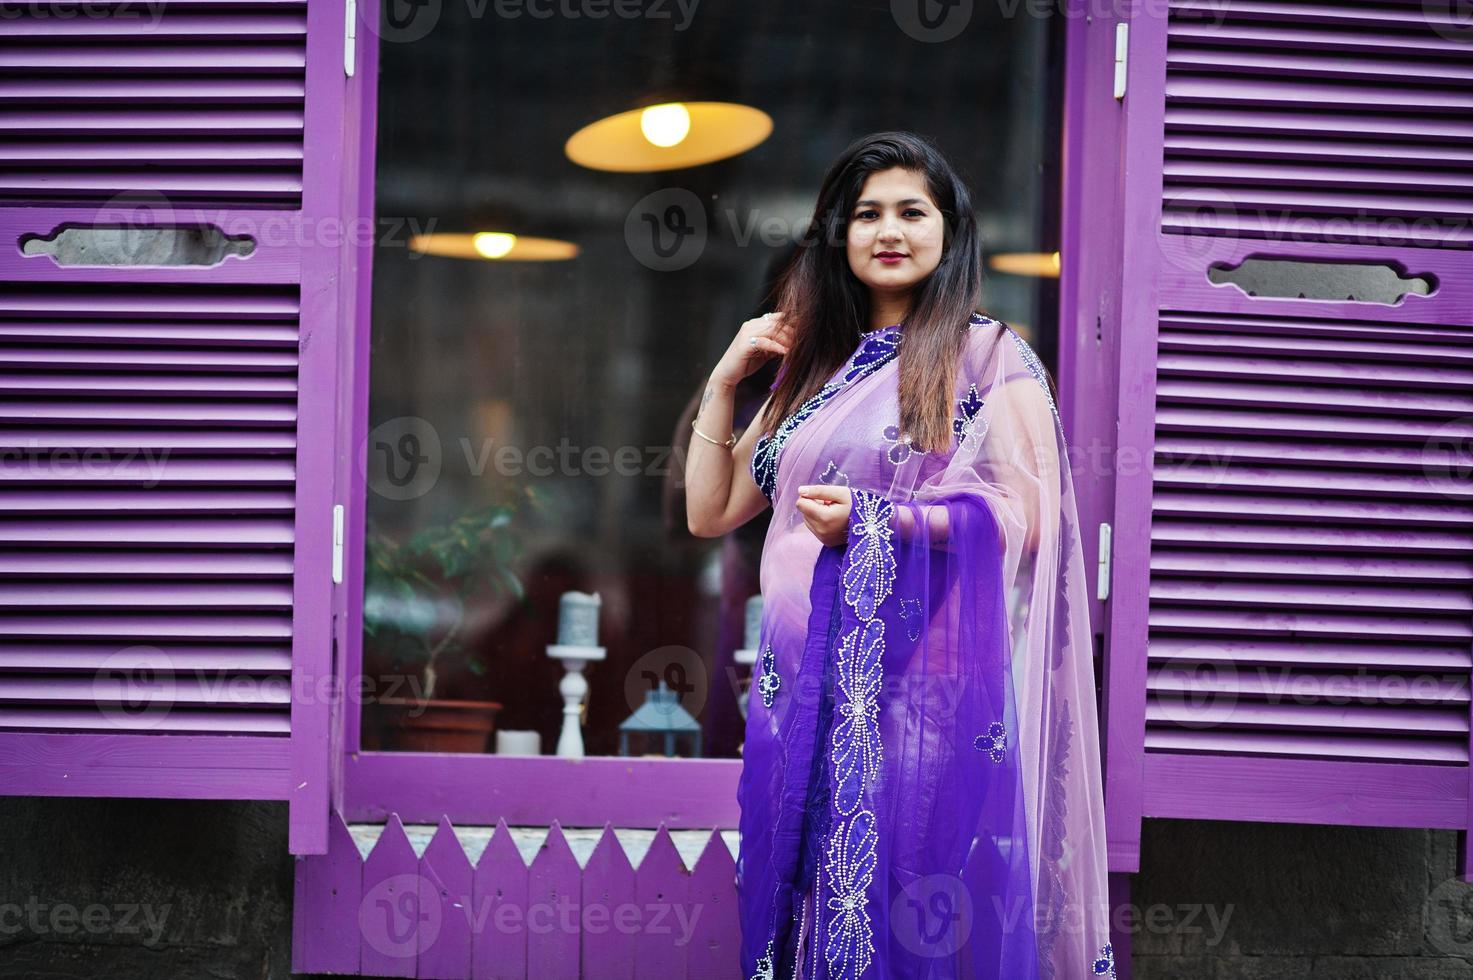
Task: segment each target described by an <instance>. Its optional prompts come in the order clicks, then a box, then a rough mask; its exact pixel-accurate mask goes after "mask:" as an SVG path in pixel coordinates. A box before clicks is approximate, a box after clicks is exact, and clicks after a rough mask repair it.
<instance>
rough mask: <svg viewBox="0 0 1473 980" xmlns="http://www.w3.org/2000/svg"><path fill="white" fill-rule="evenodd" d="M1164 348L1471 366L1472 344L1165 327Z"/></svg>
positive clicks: (1472, 364)
mask: <svg viewBox="0 0 1473 980" xmlns="http://www.w3.org/2000/svg"><path fill="white" fill-rule="evenodd" d="M1159 340H1160V347H1161V350H1163V351H1173V352H1176V351H1192V352H1194V353H1229V354H1235V353H1239V352H1242V353H1247V354H1268V355H1287V356H1290V357H1323V358H1328V359H1330V360H1333V361H1335V362H1337V363H1343V362H1345V361H1368V362H1372V363H1375V364H1422V363H1427V364H1444V365H1445V364H1457V365H1467V366H1469V367H1473V347H1460V346H1456V345H1453V344H1431V343H1429V344H1415V345H1413V344H1398V343H1394V342H1391V341H1384V342H1378V341H1363V340H1354V339H1342V338H1338V337H1295V336H1285V335H1283V334H1277V335H1274V334H1231V333H1223V334H1218V335H1216V336H1204V335H1202V334H1197V333H1192V332H1190V331H1186V330H1180V331H1178V330H1172V329H1169V328H1164V329H1162V331H1161V334H1160V338H1159Z"/></svg>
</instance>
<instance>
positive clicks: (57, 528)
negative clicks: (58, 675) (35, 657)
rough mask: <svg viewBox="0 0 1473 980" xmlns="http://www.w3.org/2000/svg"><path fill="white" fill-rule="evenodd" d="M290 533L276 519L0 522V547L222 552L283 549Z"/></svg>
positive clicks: (286, 523) (288, 527) (289, 525)
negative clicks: (177, 548)
mask: <svg viewBox="0 0 1473 980" xmlns="http://www.w3.org/2000/svg"><path fill="white" fill-rule="evenodd" d="M292 536H293V529H292V521H291V520H289V519H280V518H244V517H242V518H238V519H233V520H231V519H221V518H187V519H181V520H166V519H161V518H155V517H144V518H138V519H136V520H127V519H115V518H97V519H89V520H79V521H56V520H28V519H25V518H7V519H4V520H0V545H7V546H8V545H29V546H35V545H51V544H55V545H71V546H76V545H89V544H90V545H97V546H98V547H110V548H116V547H120V546H136V547H143V548H150V547H157V548H163V547H170V546H180V545H189V546H194V547H200V548H209V549H226V550H228V549H231V548H251V547H261V546H276V547H288V546H290V545H291V543H292ZM0 635H3V633H0Z"/></svg>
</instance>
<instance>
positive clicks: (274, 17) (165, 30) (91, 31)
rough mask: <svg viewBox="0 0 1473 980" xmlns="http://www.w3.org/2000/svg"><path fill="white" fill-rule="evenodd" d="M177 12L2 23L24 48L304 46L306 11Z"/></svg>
mask: <svg viewBox="0 0 1473 980" xmlns="http://www.w3.org/2000/svg"><path fill="white" fill-rule="evenodd" d="M176 9H177V8H174V7H172V6H163V5H160V6H159V7H157V8H156V10H157V12H156V13H154V15H153V16H151V17H146V18H143V22H142V23H140V22H139V19H138V18H128V17H117V18H113V17H95V16H91V17H87V16H79V17H38V18H35V19H27V18H24V17H20V18H14V19H12V20H10V21H9V22H8V23H7V25H6V34H7V35H8V39H9V40H10V41H11V42H12V43H23V42H24V41H25V40H26V39H28V38H44V39H45V40H47V41H51V42H55V41H58V40H59V39H61V38H68V39H76V40H83V39H85V40H95V39H99V38H101V39H117V40H124V41H128V40H137V39H138V38H140V37H145V38H147V39H148V42H149V43H150V44H156V43H158V42H161V41H193V40H199V39H202V38H206V39H214V38H223V37H235V38H251V39H253V40H254V39H269V38H278V39H281V40H293V39H295V40H298V41H303V40H305V39H306V36H307V12H306V10H305V9H304V10H302V11H300V12H293V11H288V10H283V11H280V12H276V11H272V12H265V11H258V12H255V13H249V14H229V13H219V14H214V15H204V14H187V13H179V12H176ZM141 12H142V11H141V10H140V13H141ZM140 28H142V29H141V30H140Z"/></svg>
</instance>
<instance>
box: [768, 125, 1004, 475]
mask: <svg viewBox="0 0 1473 980" xmlns="http://www.w3.org/2000/svg"><path fill="white" fill-rule="evenodd" d="M892 167H900V168H902V169H904V170H909V171H913V172H915V173H918V174H920V175H921V176H922V177H923V178H924V179H925V182H926V188H927V190H928V192H929V193H930V195H931V199H932V200H933V201H935V202H936V205H937V206H938V207H939V208H940V209H941V214H942V217H943V219H944V221H945V238H944V240H943V244H942V255H941V263H940V265H938V266H937V267H936V269H935V270H934V271H932V273H931V274H930V275H929V276H927V277H926V278H925V279H924V280H922V281H921V282H920V283H917V284H916V287H915V292H914V294H913V295H912V297H911V303H910V309H909V311H908V312H907V313H906V316H905V321H904V322H905V341H904V343H903V344H902V345H901V348H900V429H901V432H903V433H905V434H907V435H909V436H910V437H911V439H912V441H913V443H914V444H915V445H916V446H917V448H920V449H922V450H925V451H931V450H942V449H945V448H946V446H947V445H948V444H949V442H950V440H951V438H952V429H951V416H952V404H951V402H952V399H953V398H954V395H953V394H952V389H953V387H954V386H955V383H956V362H957V357H958V355H959V353H960V352H961V349H962V345H963V344H964V343H965V341H966V333H967V322H968V320H969V319H970V317H971V315H972V313H973V311H975V310H976V308H977V302H978V300H979V299H980V298H981V292H982V246H981V241H980V239H979V236H978V233H977V219H976V216H975V215H974V214H973V213H972V198H971V194H970V193H968V191H967V188H966V186H965V185H964V184H963V183H962V181H961V179H960V178H959V177H958V176H957V174H956V172H955V171H954V170H952V168H951V165H950V164H948V163H947V162H946V159H945V158H944V157H943V156H942V155H941V153H940V152H939V151H938V150H937V149H936V147H935V146H933V145H932V144H931V143H930V141H928V140H926V139H925V138H923V137H920V136H916V135H915V134H913V133H872V134H871V135H869V136H865V137H863V138H862V139H859V140H856V141H855V142H854V143H853V144H851V145H850V146H849V148H848V149H846V150H845V151H844V152H843V153H842V154H840V155H839V158H838V159H837V160H836V161H834V164H833V165H832V166H831V167H830V168H829V171H828V173H827V174H826V175H825V176H824V179H823V184H822V185H821V186H820V187H819V190H818V202H817V204H816V205H815V207H814V210H813V218H812V219H811V220H810V224H809V226H808V228H807V232H806V234H804V236H803V238H802V240H801V243H800V244H801V246H802V247H801V248H800V249H799V251H798V252H797V254H796V255H795V256H794V258H793V261H792V262H791V263H790V264H789V265H788V267H787V269H786V270H785V272H784V274H783V276H782V279H781V281H780V283H779V286H778V295H777V308H778V309H780V310H783V311H784V312H785V314H786V317H785V319H786V320H787V321H788V322H790V323H792V324H793V327H794V334H793V342H792V345H791V346H790V348H789V350H788V355H787V357H786V358H784V360H783V369H782V376H781V379H780V380H779V382H778V385H777V390H776V391H774V392H773V395H772V400H771V402H770V403H769V404H768V407H767V413H766V414H765V415H764V416H763V418H762V424H763V429H764V431H766V432H769V433H770V432H772V431H773V430H774V429H776V428H777V426H778V425H779V424H780V423H781V422H782V420H783V419H785V418H787V417H788V416H789V415H791V414H793V412H795V411H797V410H798V408H799V406H801V405H802V404H803V403H804V402H805V401H807V400H808V399H809V398H810V397H812V396H813V395H814V394H815V393H817V392H818V390H819V389H820V388H822V387H823V385H824V382H826V381H827V380H828V379H829V378H830V377H831V376H832V375H833V373H834V372H835V371H836V370H838V369H839V366H840V365H842V364H843V363H844V362H845V360H846V359H847V358H848V357H849V355H850V354H852V353H853V352H854V347H855V345H856V344H857V343H858V341H859V334H860V332H861V331H863V330H867V329H869V318H870V298H869V289H868V287H866V286H865V285H864V283H862V282H860V281H859V279H858V278H857V277H856V276H855V275H854V273H853V271H851V270H850V268H849V260H848V254H847V252H846V242H847V240H848V233H849V220H850V215H851V214H852V213H853V211H854V204H855V202H856V201H858V200H859V195H860V192H861V191H862V190H863V189H864V182H865V180H866V179H868V177H869V175H870V174H872V173H876V172H878V171H882V170H889V169H891V168H892Z"/></svg>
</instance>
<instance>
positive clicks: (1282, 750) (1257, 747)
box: [1146, 728, 1468, 765]
mask: <svg viewBox="0 0 1473 980" xmlns="http://www.w3.org/2000/svg"><path fill="white" fill-rule="evenodd" d="M1146 748H1147V749H1155V750H1158V751H1162V752H1173V751H1175V752H1192V751H1201V752H1212V753H1221V752H1229V753H1232V752H1238V753H1251V754H1253V755H1286V756H1316V757H1321V758H1326V759H1382V760H1387V761H1395V762H1409V763H1427V764H1438V763H1443V764H1458V765H1466V764H1467V762H1468V746H1467V743H1466V742H1460V741H1458V740H1456V739H1451V738H1443V739H1431V738H1391V737H1386V736H1378V737H1374V738H1370V737H1364V736H1326V735H1311V734H1306V733H1303V732H1296V733H1294V734H1292V735H1287V734H1286V735H1281V734H1275V733H1266V732H1248V731H1236V732H1232V733H1220V732H1210V733H1209V732H1194V731H1191V730H1188V729H1180V728H1151V729H1148V730H1147V731H1146Z"/></svg>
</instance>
